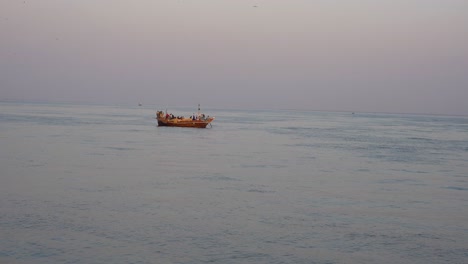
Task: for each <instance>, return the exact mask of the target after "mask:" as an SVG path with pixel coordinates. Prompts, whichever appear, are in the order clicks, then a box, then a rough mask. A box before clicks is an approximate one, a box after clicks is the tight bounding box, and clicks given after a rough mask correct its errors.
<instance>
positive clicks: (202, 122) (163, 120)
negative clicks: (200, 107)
mask: <svg viewBox="0 0 468 264" xmlns="http://www.w3.org/2000/svg"><path fill="white" fill-rule="evenodd" d="M156 119H157V120H158V126H172V127H196V128H206V126H207V125H208V124H210V123H211V121H213V120H214V119H215V118H214V117H209V116H206V117H205V115H203V114H202V115H200V114H197V115H196V116H195V117H192V118H187V117H174V116H171V115H169V114H167V113H166V114H164V112H163V111H157V112H156ZM210 126H211V124H210Z"/></svg>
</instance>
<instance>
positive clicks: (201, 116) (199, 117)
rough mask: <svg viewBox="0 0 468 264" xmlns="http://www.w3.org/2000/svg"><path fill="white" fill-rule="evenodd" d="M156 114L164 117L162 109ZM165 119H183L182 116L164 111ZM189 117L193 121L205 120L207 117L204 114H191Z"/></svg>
mask: <svg viewBox="0 0 468 264" xmlns="http://www.w3.org/2000/svg"><path fill="white" fill-rule="evenodd" d="M157 114H158V116H161V117H164V113H163V111H158V113H157ZM165 117H166V119H185V117H184V116H174V115H173V114H172V113H166V115H165ZM190 119H191V120H193V121H195V120H206V119H207V117H206V116H205V114H195V113H194V114H193V115H191V116H190Z"/></svg>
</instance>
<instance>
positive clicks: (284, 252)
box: [0, 102, 468, 264]
mask: <svg viewBox="0 0 468 264" xmlns="http://www.w3.org/2000/svg"><path fill="white" fill-rule="evenodd" d="M195 108H196V107H195ZM156 110H164V111H165V109H158V107H157V106H149V105H143V106H138V105H137V104H136V105H135V106H109V105H78V104H38V103H13V102H2V103H0V263H13V264H16V263H28V264H29V263H34V264H35V263H78V264H82V263H83V264H84V263H86V264H87V263H117V264H118V263H181V264H182V263H184V264H185V263H268V264H270V263H271V264H274V263H278V264H279V263H323V264H325V263H327V264H333V263H379V264H382V263H383V264H386V263H388V264H390V263H392V264H393V263H411V264H418V263H424V264H427V263H468V117H466V116H438V115H414V114H382V113H358V112H357V113H351V112H320V111H295V110H235V109H215V108H207V109H202V111H203V113H205V115H210V116H215V118H216V119H215V120H214V122H213V123H212V126H211V127H210V126H208V127H207V128H205V129H197V128H176V127H158V126H157V122H156V120H155V115H156ZM168 111H169V112H171V113H173V114H174V115H185V116H190V115H191V114H193V113H194V112H196V111H197V110H196V109H192V108H172V109H169V110H168Z"/></svg>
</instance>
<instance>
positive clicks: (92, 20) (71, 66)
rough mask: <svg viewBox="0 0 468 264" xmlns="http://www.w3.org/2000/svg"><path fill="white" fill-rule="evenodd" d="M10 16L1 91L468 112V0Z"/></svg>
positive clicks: (22, 96)
mask: <svg viewBox="0 0 468 264" xmlns="http://www.w3.org/2000/svg"><path fill="white" fill-rule="evenodd" d="M254 6H256V7H254ZM0 21H1V23H0V36H1V40H0V58H1V60H0V100H25V101H56V102H84V103H106V104H109V103H110V104H112V103H116V104H122V103H123V104H129V105H135V104H137V103H138V102H142V103H144V104H146V105H155V106H162V107H167V106H169V107H177V106H193V105H197V104H198V103H201V104H203V105H204V106H206V107H218V108H224V107H225V108H273V109H310V110H344V111H366V112H411V113H438V114H465V115H468V103H467V102H468V1H464V0H437V1H436V0H405V1H404V0H393V1H383V0H381V1H379V0H373V1H371V0H361V1H357V0H355V1H354V0H335V1H331V0H328V1H325V0H319V1H313V0H303V1H299V0H291V1H289V0H288V1H284V0H282V1H279V0H269V1H267V0H262V1H245V0H231V1H223V0H178V1H174V0H162V1H160V0H157V1H155V0H134V1H124V0H102V1H100V0H97V1H96V0H93V1H92V0H80V1H63V0H55V1H54V0H41V1H13V0H5V1H1V2H0Z"/></svg>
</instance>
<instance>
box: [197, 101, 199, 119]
mask: <svg viewBox="0 0 468 264" xmlns="http://www.w3.org/2000/svg"><path fill="white" fill-rule="evenodd" d="M197 114H198V116H200V104H198V113H197Z"/></svg>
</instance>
